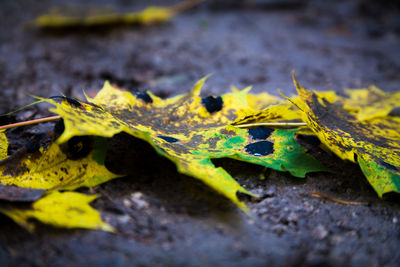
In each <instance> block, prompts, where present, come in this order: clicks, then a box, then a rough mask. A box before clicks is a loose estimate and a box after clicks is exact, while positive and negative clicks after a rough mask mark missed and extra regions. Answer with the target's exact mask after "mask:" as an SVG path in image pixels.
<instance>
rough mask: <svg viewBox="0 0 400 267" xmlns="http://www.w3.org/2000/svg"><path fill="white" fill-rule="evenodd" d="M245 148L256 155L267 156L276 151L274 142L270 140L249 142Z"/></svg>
mask: <svg viewBox="0 0 400 267" xmlns="http://www.w3.org/2000/svg"><path fill="white" fill-rule="evenodd" d="M244 150H245V151H246V152H247V153H249V154H251V155H254V156H267V155H269V154H272V153H274V144H273V143H271V142H269V141H259V142H255V143H252V144H248V145H247V146H245V147H244Z"/></svg>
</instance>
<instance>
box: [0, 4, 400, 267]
mask: <svg viewBox="0 0 400 267" xmlns="http://www.w3.org/2000/svg"><path fill="white" fill-rule="evenodd" d="M134 2H136V3H134ZM66 3H69V4H71V3H72V4H79V1H50V0H43V1H33V0H26V1H21V0H15V1H11V0H10V1H8V0H6V1H1V3H0V22H1V23H0V87H1V90H0V112H1V113H4V112H8V111H10V110H13V109H15V108H17V107H20V106H22V105H24V104H27V103H29V102H30V101H32V100H31V98H29V96H28V94H34V95H39V96H45V97H49V96H54V95H66V96H69V97H76V98H83V93H82V89H85V91H86V93H87V94H89V95H91V94H94V93H95V92H97V91H98V90H99V89H100V88H101V87H102V84H103V83H104V81H105V80H109V81H111V82H112V83H114V84H116V85H118V86H120V87H124V88H126V89H127V90H129V91H132V92H139V94H141V93H140V92H143V91H144V90H151V91H152V92H153V93H155V94H156V95H159V96H161V97H168V96H173V95H176V94H179V93H184V92H187V91H188V90H189V89H190V88H191V86H192V85H193V84H194V83H195V81H196V80H198V79H199V78H201V77H203V76H205V75H207V74H210V73H212V74H213V75H212V76H211V77H210V78H209V79H208V80H207V83H206V85H205V88H204V90H203V92H202V95H203V96H204V97H207V96H211V95H212V96H214V97H213V98H209V99H217V98H216V97H217V96H218V95H220V94H222V93H224V92H227V91H228V90H230V87H231V86H232V85H233V86H236V87H238V88H243V87H245V86H248V85H252V86H253V89H252V90H253V92H257V93H258V92H263V91H267V92H269V93H271V94H275V95H278V90H277V89H280V90H281V91H282V92H283V93H284V94H286V95H290V94H291V93H294V86H293V84H292V82H291V72H292V70H294V71H295V73H296V76H297V77H298V80H299V81H300V82H301V83H302V84H303V85H304V86H305V87H307V88H313V89H317V90H336V91H338V92H342V91H343V90H344V89H346V88H360V87H366V86H369V85H371V84H375V85H376V86H378V87H380V88H382V89H383V90H385V91H392V92H393V91H397V90H399V89H400V49H399V47H400V19H399V18H400V16H399V5H398V4H396V3H395V1H393V2H391V1H380V2H377V1H367V0H358V1H305V0H304V1H300V0H298V1H296V0H291V1H273V0H270V1H269V0H258V1H208V3H204V4H202V5H200V6H199V7H197V8H194V9H192V10H191V11H188V12H186V13H184V14H181V15H179V16H177V17H176V18H174V20H173V21H172V22H170V23H167V24H164V25H157V26H152V27H112V28H107V29H104V28H103V29H99V28H97V29H70V30H68V31H64V32H59V31H39V30H35V29H31V28H29V27H26V23H27V22H29V21H30V20H31V19H33V18H34V17H35V16H37V15H39V14H41V13H43V12H45V11H47V10H48V9H49V8H51V7H54V6H59V5H62V4H66ZM149 3H150V1H132V3H131V2H130V1H124V0H120V1H108V0H107V1H106V0H103V1H85V5H90V4H91V5H96V6H99V5H108V6H111V7H113V8H115V9H117V10H121V11H133V10H139V9H141V8H143V7H145V6H146V5H148V4H149ZM152 3H156V2H155V1H152ZM162 3H163V4H168V3H173V1H162ZM47 108H48V107H47V106H45V105H44V106H33V107H30V108H28V109H26V110H24V111H22V112H19V113H16V114H14V115H12V116H8V117H0V122H1V123H2V124H6V123H12V122H16V121H22V120H29V119H34V118H39V117H44V116H47V115H50V113H49V112H48V111H47ZM53 127H54V124H52V123H46V124H41V125H37V126H31V127H22V128H17V129H13V130H10V131H8V132H7V134H8V136H9V138H10V153H12V152H13V151H17V150H18V149H19V148H20V147H22V146H24V145H25V144H26V143H28V142H32V140H33V141H34V140H35V138H38V137H39V136H40V135H41V134H42V133H43V132H46V131H48V130H51V129H53ZM110 142H112V145H111V148H112V149H110V150H109V154H108V158H107V166H108V167H109V168H110V169H111V170H113V171H115V172H119V173H124V174H126V177H124V178H120V179H116V180H113V181H110V182H107V183H105V184H102V185H100V186H97V187H95V188H92V189H80V191H81V192H85V193H96V194H98V195H99V198H98V199H97V200H95V201H94V202H93V203H92V205H93V206H94V207H95V208H96V209H98V210H100V211H101V212H102V214H103V218H104V220H105V221H107V222H109V223H110V224H111V225H112V226H114V227H115V228H116V229H117V230H116V233H113V234H111V233H106V232H100V231H88V230H65V229H57V228H52V227H48V226H45V225H41V224H39V223H38V227H37V230H36V232H34V233H28V232H27V231H26V230H24V229H22V228H21V227H19V226H18V225H16V224H14V223H13V222H12V221H11V220H10V219H8V218H7V217H5V216H0V225H1V227H0V262H1V265H2V266H7V265H8V266H47V265H48V266H154V265H161V266H183V265H184V266H204V265H213V266H399V265H400V254H399V253H398V251H399V248H400V222H399V220H400V205H399V202H398V198H396V197H392V198H389V199H385V200H382V199H379V198H378V196H377V195H376V193H375V192H374V191H373V189H372V188H371V187H370V185H369V184H368V182H367V181H366V179H365V177H364V176H363V174H362V173H361V171H360V169H359V167H358V166H357V165H355V164H352V163H349V162H343V161H341V160H339V159H338V158H336V157H335V156H334V155H329V154H327V153H325V152H324V151H321V150H318V149H315V148H313V146H310V148H311V149H310V153H312V154H313V155H315V156H317V157H318V158H320V159H321V160H322V162H323V163H324V164H325V165H327V167H329V168H331V169H332V170H333V172H332V173H312V174H308V175H307V177H306V178H305V179H299V178H295V177H292V176H291V175H289V174H288V173H284V172H276V171H273V170H269V169H265V168H262V167H259V166H254V165H251V164H246V163H242V162H237V161H234V160H227V159H220V160H214V163H215V164H216V165H217V166H222V167H224V168H225V169H226V170H227V171H228V172H229V173H231V174H232V176H233V177H234V178H235V179H236V180H237V181H238V182H239V183H240V184H242V185H243V186H244V187H245V188H246V189H248V190H249V191H251V192H253V193H256V194H259V195H261V196H262V197H261V198H259V199H251V198H246V196H241V197H243V200H244V201H245V202H246V203H247V205H248V206H249V208H250V210H251V212H252V214H251V216H247V215H245V214H244V213H242V212H241V211H240V210H238V209H237V208H236V207H234V206H233V205H232V204H231V203H230V202H229V201H227V200H226V199H225V198H223V197H221V196H220V195H218V194H216V193H214V192H213V191H212V190H210V189H209V188H207V187H206V186H204V185H203V184H202V183H201V182H199V181H197V180H196V179H193V178H191V177H187V176H184V175H181V174H179V173H178V172H177V171H176V168H175V166H173V165H172V164H171V163H170V162H169V161H167V160H166V159H164V158H160V157H159V156H158V155H157V154H156V153H155V152H154V151H153V150H152V148H151V147H150V146H149V145H147V144H145V143H143V142H141V141H138V140H135V139H133V138H131V137H129V136H127V135H124V134H120V135H118V136H116V137H115V138H113V139H112V140H111V141H110ZM303 142H305V141H304V140H303ZM305 145H306V144H305ZM316 193H317V194H316ZM318 194H322V195H326V196H329V197H333V198H338V199H342V200H348V201H354V202H357V203H358V204H359V205H345V204H340V203H338V202H335V201H331V200H327V199H323V198H320V197H317V196H318Z"/></svg>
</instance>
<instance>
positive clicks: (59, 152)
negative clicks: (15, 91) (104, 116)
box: [0, 136, 118, 190]
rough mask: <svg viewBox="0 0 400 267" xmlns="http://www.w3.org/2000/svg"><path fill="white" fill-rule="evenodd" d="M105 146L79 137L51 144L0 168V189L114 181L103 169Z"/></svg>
mask: <svg viewBox="0 0 400 267" xmlns="http://www.w3.org/2000/svg"><path fill="white" fill-rule="evenodd" d="M106 149H107V142H106V141H105V140H104V139H103V138H92V137H87V136H86V137H79V138H73V139H70V140H69V141H68V142H67V143H65V144H63V145H61V146H60V145H58V144H55V143H53V144H51V145H50V146H49V147H47V148H41V149H40V151H38V152H35V153H29V154H27V155H26V156H25V157H24V158H23V159H22V160H18V161H17V162H10V163H8V164H3V165H1V166H0V173H1V177H0V183H1V185H15V186H19V187H26V188H35V189H46V190H49V189H68V190H73V189H76V188H78V187H82V186H86V187H93V186H96V185H98V184H101V183H104V182H106V181H108V180H110V179H113V178H116V177H118V175H116V174H113V173H111V172H110V171H108V170H107V168H106V167H105V166H104V158H105V153H106Z"/></svg>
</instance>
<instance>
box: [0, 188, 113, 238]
mask: <svg viewBox="0 0 400 267" xmlns="http://www.w3.org/2000/svg"><path fill="white" fill-rule="evenodd" d="M96 198H97V196H96V195H90V196H88V195H85V194H81V193H77V192H63V193H60V192H58V191H52V192H50V193H49V194H47V195H46V196H44V197H43V198H41V199H39V200H37V201H36V202H34V203H33V204H32V208H31V209H21V208H17V207H15V205H10V206H9V207H1V208H0V212H1V213H3V214H5V215H7V216H8V217H10V218H11V219H12V220H14V221H15V222H16V223H18V224H19V225H21V226H22V227H24V228H26V229H28V230H29V231H33V230H34V227H35V223H34V222H33V221H31V219H36V220H39V221H40V222H42V223H45V224H49V225H52V226H55V227H63V228H87V229H95V230H103V231H113V228H112V227H111V226H110V225H109V224H107V223H105V222H104V221H103V220H102V219H101V217H100V213H99V212H98V211H96V210H95V209H93V208H92V207H91V206H90V205H89V203H90V202H91V201H93V200H94V199H96Z"/></svg>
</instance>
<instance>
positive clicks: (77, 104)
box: [49, 96, 82, 107]
mask: <svg viewBox="0 0 400 267" xmlns="http://www.w3.org/2000/svg"><path fill="white" fill-rule="evenodd" d="M49 98H50V99H58V98H61V99H62V100H66V101H67V102H68V103H69V104H70V105H72V106H75V107H81V106H82V104H81V103H80V102H79V100H77V99H75V98H70V97H66V96H51V97H49Z"/></svg>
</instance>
